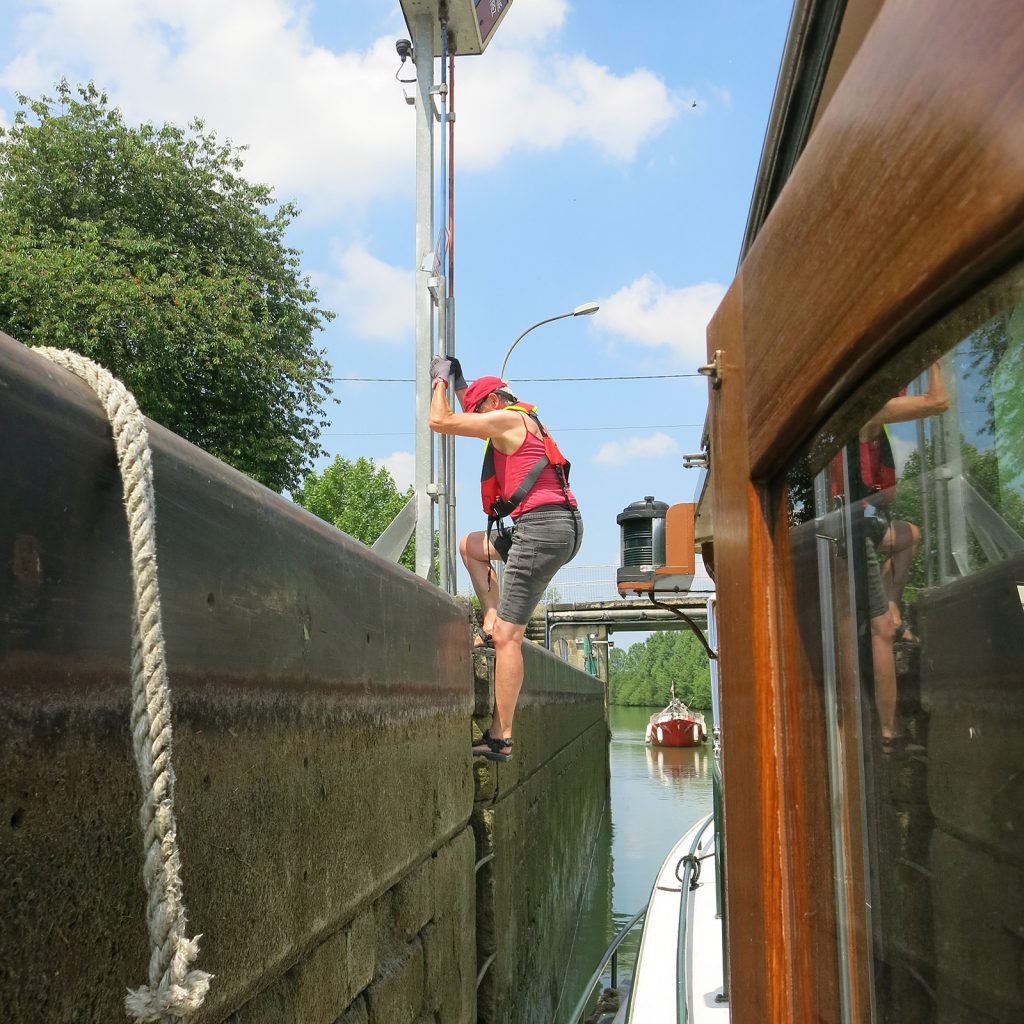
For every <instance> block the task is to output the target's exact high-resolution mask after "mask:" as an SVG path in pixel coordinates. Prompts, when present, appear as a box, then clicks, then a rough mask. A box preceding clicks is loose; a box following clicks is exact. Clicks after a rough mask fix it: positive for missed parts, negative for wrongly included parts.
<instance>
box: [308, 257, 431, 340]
mask: <svg viewBox="0 0 1024 1024" xmlns="http://www.w3.org/2000/svg"><path fill="white" fill-rule="evenodd" d="M334 261H335V263H336V265H337V267H338V269H339V271H340V276H339V277H338V278H335V279H331V280H328V281H326V282H321V283H320V290H321V294H322V296H323V299H324V302H325V303H326V305H327V306H328V307H329V308H331V309H333V310H335V311H336V312H337V314H338V319H339V321H340V322H341V325H342V329H343V330H346V329H347V330H348V331H349V332H351V333H353V334H357V335H359V336H360V337H363V338H372V339H375V340H378V341H391V342H404V341H407V340H409V339H410V338H411V337H412V332H413V326H414V322H413V321H414V313H415V306H414V303H415V291H414V288H415V284H414V276H415V275H414V272H413V271H412V270H407V269H404V268H402V267H394V266H391V265H390V264H388V263H384V262H383V261H382V260H379V259H377V257H376V256H373V255H371V254H370V253H369V252H367V250H366V249H365V248H364V247H363V246H362V245H350V246H349V247H348V248H347V249H341V248H335V251H334Z"/></svg>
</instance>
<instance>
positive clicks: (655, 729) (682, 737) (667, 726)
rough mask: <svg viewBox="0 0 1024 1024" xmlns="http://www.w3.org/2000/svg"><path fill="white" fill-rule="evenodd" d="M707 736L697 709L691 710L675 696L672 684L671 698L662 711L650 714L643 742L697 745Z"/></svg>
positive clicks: (681, 745) (674, 745)
mask: <svg viewBox="0 0 1024 1024" xmlns="http://www.w3.org/2000/svg"><path fill="white" fill-rule="evenodd" d="M707 738H708V727H707V725H705V723H704V716H703V715H702V714H701V713H700V712H699V711H691V710H690V709H689V708H688V707H687V706H686V705H685V704H684V703H683V702H682V701H681V700H679V699H678V698H677V697H676V688H675V684H674V683H673V685H672V699H671V700H670V701H669V703H668V707H666V708H665V709H664V710H663V711H659V712H658V713H657V714H656V715H651V720H650V721H649V722H648V723H647V730H646V732H645V733H644V742H645V743H650V744H651V745H652V746H655V747H699V746H700V745H701V744H702V743H703V742H704V741H705V740H706V739H707Z"/></svg>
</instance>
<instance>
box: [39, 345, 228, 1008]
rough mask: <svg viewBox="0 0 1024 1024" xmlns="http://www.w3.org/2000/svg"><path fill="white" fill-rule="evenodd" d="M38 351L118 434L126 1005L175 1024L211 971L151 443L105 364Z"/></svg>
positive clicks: (200, 995)
mask: <svg viewBox="0 0 1024 1024" xmlns="http://www.w3.org/2000/svg"><path fill="white" fill-rule="evenodd" d="M34 351H36V352H38V353H39V354H40V355H42V356H45V357H46V358H47V359H49V360H50V361H51V362H54V363H56V364H57V365H58V366H62V367H64V369H66V370H70V371H71V373H73V374H75V376H77V377H80V378H81V379H82V380H84V381H85V382H86V384H88V385H89V387H91V388H92V389H93V391H95V392H96V395H97V397H98V398H99V400H100V402H101V403H102V404H103V408H104V410H105V411H106V414H107V418H108V419H109V420H110V426H111V429H112V430H113V433H114V445H115V447H116V449H117V461H118V465H119V466H120V469H121V480H122V484H123V487H124V505H125V511H126V513H127V516H128V534H129V539H130V541H131V551H132V610H133V621H132V717H131V729H132V742H133V745H134V748H135V763H136V766H137V767H138V772H139V781H140V783H141V784H142V806H141V807H140V809H139V823H140V825H141V826H142V835H143V844H144V846H145V862H144V865H143V880H144V881H145V885H146V896H147V913H146V917H147V924H148V926H149V943H150V955H149V984H148V985H146V986H143V987H142V988H138V989H135V990H131V989H129V990H128V995H127V996H126V997H125V1008H126V1009H127V1011H128V1013H129V1015H130V1016H132V1017H134V1018H135V1019H136V1020H138V1021H146V1022H156V1024H174V1022H176V1021H180V1020H181V1019H182V1018H183V1017H185V1016H187V1015H188V1014H190V1013H192V1012H194V1011H195V1010H197V1009H198V1008H199V1007H200V1006H201V1005H202V1002H203V999H204V998H205V996H206V993H207V990H208V989H209V987H210V980H211V979H212V977H213V975H211V974H207V973H206V972H204V971H196V970H190V969H189V968H190V966H191V964H192V961H193V960H195V958H196V956H197V955H198V953H199V938H200V937H199V936H198V935H197V936H196V937H195V938H194V939H189V938H187V936H186V934H185V927H186V921H185V903H184V900H183V899H182V891H181V859H180V857H179V855H178V843H177V836H176V832H177V826H176V823H175V820H174V769H173V767H172V765H171V705H170V689H169V687H168V683H167V664H166V660H165V658H164V637H163V625H162V622H161V617H160V592H159V589H158V586H157V568H156V514H155V502H154V498H153V466H152V462H151V459H150V450H149V437H148V434H147V432H146V424H145V421H144V420H143V418H142V413H140V412H139V407H138V404H137V403H136V401H135V397H134V396H133V395H132V393H131V392H130V391H129V390H128V389H127V388H126V387H125V386H124V385H123V384H122V383H121V382H120V381H119V380H117V379H116V378H114V377H113V376H111V374H109V373H108V372H107V371H106V370H104V369H103V367H102V366H98V365H97V364H96V363H94V362H92V360H90V359H86V358H85V357H84V356H80V355H78V354H77V353H75V352H66V351H61V350H60V349H53V348H37V349H35V350H34Z"/></svg>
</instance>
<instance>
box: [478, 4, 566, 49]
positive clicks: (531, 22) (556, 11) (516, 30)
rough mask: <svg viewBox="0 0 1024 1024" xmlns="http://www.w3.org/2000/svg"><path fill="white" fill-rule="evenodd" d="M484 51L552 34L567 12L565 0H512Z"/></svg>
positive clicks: (531, 41) (562, 21) (541, 38)
mask: <svg viewBox="0 0 1024 1024" xmlns="http://www.w3.org/2000/svg"><path fill="white" fill-rule="evenodd" d="M512 7H513V9H512V10H511V11H509V13H508V14H506V15H505V18H504V20H503V21H502V23H501V25H500V26H499V27H498V31H497V33H496V34H495V35H494V41H493V42H492V43H491V44H490V46H489V47H488V49H487V52H488V53H490V52H491V50H492V49H493V48H494V47H495V46H507V45H508V44H509V43H538V42H542V41H543V40H545V39H547V38H549V37H550V36H552V35H554V34H555V33H556V32H557V31H558V30H559V29H560V28H561V27H562V26H563V25H564V24H565V18H566V15H567V14H568V13H569V4H568V2H567V0H515V2H514V4H513V5H512Z"/></svg>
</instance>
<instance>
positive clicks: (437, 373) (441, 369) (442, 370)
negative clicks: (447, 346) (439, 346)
mask: <svg viewBox="0 0 1024 1024" xmlns="http://www.w3.org/2000/svg"><path fill="white" fill-rule="evenodd" d="M451 375H452V361H451V360H450V359H446V358H445V357H444V356H434V358H433V359H431V360H430V379H431V380H432V381H434V380H437V379H438V377H440V378H441V379H442V380H447V379H448V378H449V377H450V376H451Z"/></svg>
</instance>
